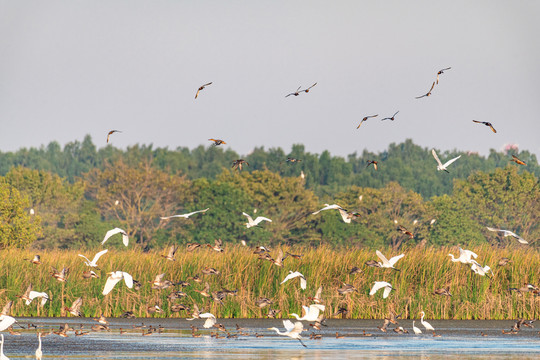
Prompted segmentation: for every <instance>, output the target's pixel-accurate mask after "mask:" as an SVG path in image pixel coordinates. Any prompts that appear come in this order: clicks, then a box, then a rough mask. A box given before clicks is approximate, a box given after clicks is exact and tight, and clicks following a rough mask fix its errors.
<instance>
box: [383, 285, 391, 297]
mask: <svg viewBox="0 0 540 360" xmlns="http://www.w3.org/2000/svg"><path fill="white" fill-rule="evenodd" d="M390 291H392V285H390V284H388V286H385V287H384V293H383V296H382V297H383V299H386V298H387V297H388V295H390Z"/></svg>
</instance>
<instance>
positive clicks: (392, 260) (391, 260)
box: [388, 254, 405, 266]
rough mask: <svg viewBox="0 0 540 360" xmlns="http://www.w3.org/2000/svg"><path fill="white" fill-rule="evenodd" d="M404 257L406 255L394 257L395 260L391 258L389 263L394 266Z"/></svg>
mask: <svg viewBox="0 0 540 360" xmlns="http://www.w3.org/2000/svg"><path fill="white" fill-rule="evenodd" d="M404 256H405V254H401V255H397V256H394V257H393V258H390V260H388V262H389V263H390V265H391V266H394V265H395V264H396V263H397V262H398V260H399V259H401V258H402V257H404Z"/></svg>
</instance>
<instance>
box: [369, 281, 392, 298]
mask: <svg viewBox="0 0 540 360" xmlns="http://www.w3.org/2000/svg"><path fill="white" fill-rule="evenodd" d="M382 288H384V292H383V299H386V298H387V297H388V295H390V291H392V290H393V289H394V288H393V287H392V285H390V283H387V282H386V281H375V283H374V284H373V287H372V288H371V291H370V292H369V295H371V296H373V295H375V293H376V292H377V291H379V290H380V289H382Z"/></svg>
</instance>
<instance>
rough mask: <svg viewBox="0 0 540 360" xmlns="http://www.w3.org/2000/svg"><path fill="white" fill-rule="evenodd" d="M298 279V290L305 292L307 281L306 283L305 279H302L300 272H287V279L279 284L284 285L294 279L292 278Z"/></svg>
mask: <svg viewBox="0 0 540 360" xmlns="http://www.w3.org/2000/svg"><path fill="white" fill-rule="evenodd" d="M297 277H299V278H300V288H301V289H302V290H306V287H307V281H306V278H305V277H304V275H302V274H301V273H300V272H298V271H295V272H292V271H289V275H287V277H285V279H284V280H283V281H282V282H281V284H284V283H286V282H287V281H289V280H291V279H294V278H297Z"/></svg>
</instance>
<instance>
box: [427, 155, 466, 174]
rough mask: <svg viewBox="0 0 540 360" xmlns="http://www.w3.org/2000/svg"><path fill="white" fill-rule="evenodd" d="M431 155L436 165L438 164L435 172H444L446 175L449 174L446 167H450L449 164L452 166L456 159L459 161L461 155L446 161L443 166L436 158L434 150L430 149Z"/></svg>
mask: <svg viewBox="0 0 540 360" xmlns="http://www.w3.org/2000/svg"><path fill="white" fill-rule="evenodd" d="M431 155H433V157H434V158H435V161H437V164H438V165H437V170H438V171H441V170H444V171H446V172H447V173H449V172H450V171H448V169H447V168H446V167H448V166H450V164H452V163H453V162H454V161H456V160H457V159H459V158H460V157H461V155H459V156H458V157H455V158H453V159H450V160H448V161H447V162H445V163H444V164H443V163H441V160H439V157H438V156H437V153H436V152H435V149H431Z"/></svg>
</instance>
